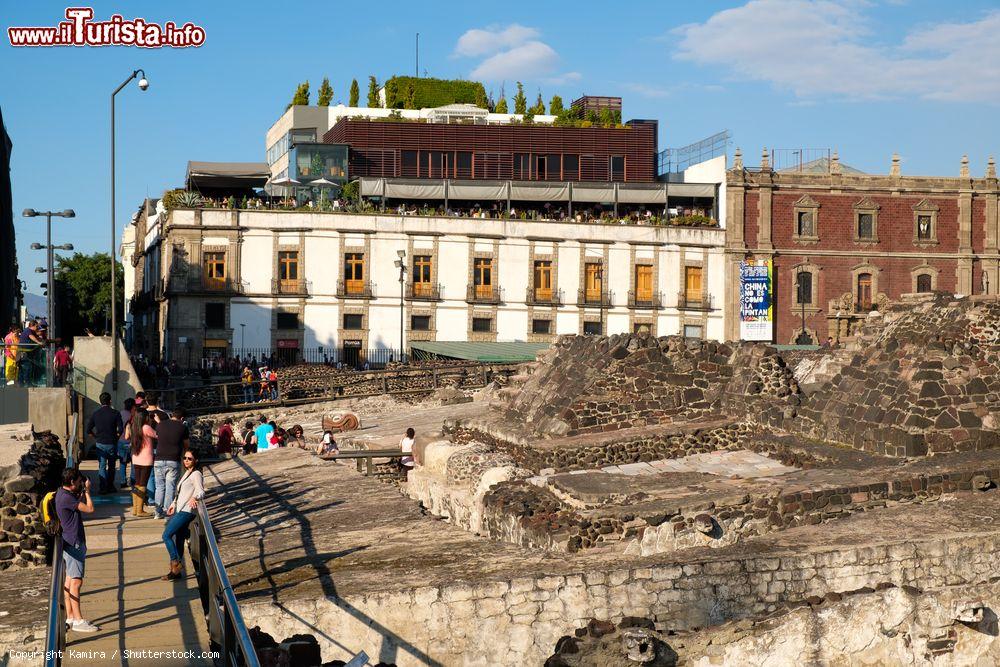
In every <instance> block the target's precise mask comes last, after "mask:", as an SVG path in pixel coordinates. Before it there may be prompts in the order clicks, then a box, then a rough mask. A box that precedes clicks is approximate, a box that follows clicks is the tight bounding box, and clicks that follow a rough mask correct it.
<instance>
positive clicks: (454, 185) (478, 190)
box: [448, 181, 507, 201]
mask: <svg viewBox="0 0 1000 667" xmlns="http://www.w3.org/2000/svg"><path fill="white" fill-rule="evenodd" d="M448 198H449V199H484V200H486V201H500V200H506V199H507V182H506V181H449V182H448Z"/></svg>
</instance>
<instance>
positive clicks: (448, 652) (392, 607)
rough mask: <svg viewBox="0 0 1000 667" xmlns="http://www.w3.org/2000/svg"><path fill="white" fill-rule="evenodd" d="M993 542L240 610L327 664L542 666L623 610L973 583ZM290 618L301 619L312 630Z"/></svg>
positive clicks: (689, 613) (645, 611) (990, 556)
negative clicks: (306, 639) (573, 637)
mask: <svg viewBox="0 0 1000 667" xmlns="http://www.w3.org/2000/svg"><path fill="white" fill-rule="evenodd" d="M998 548H1000V538H998V537H997V536H995V535H990V536H977V535H972V536H965V537H951V538H943V539H929V540H926V541H915V542H912V543H907V544H887V545H886V544H882V545H879V544H874V545H868V546H858V547H854V548H845V549H838V550H832V551H814V552H808V551H806V552H804V553H798V554H794V555H791V554H790V555H781V556H780V557H779V556H773V555H768V556H755V555H753V554H752V553H748V554H739V553H733V554H728V555H716V556H712V555H708V556H705V557H700V558H694V559H689V560H686V561H674V562H671V561H658V562H656V563H651V564H646V565H644V566H642V567H621V568H618V569H606V568H602V569H599V570H592V571H585V572H580V573H578V574H569V575H552V576H544V577H538V578H516V579H512V580H507V581H489V582H479V583H460V582H456V583H452V584H448V585H441V586H426V587H423V588H416V589H407V590H397V591H393V590H386V591H384V592H379V593H373V594H365V595H358V596H348V597H347V598H346V599H341V598H336V597H332V598H326V597H321V598H316V599H310V600H301V601H295V602H289V603H286V605H285V606H283V607H278V606H275V605H273V604H271V603H270V602H265V601H261V602H255V601H253V600H248V601H246V602H244V603H243V604H242V605H241V609H242V612H243V616H244V618H245V619H246V621H247V623H248V624H249V625H250V626H254V625H259V626H260V628H261V629H262V630H263V631H265V632H267V633H269V634H271V635H273V636H275V637H286V636H290V635H294V634H297V633H309V634H313V635H314V636H317V638H318V639H319V642H320V647H321V649H322V652H323V659H324V660H332V659H335V658H339V659H346V656H348V652H349V651H360V650H364V651H366V652H367V653H368V654H369V655H371V656H378V657H379V658H380V659H383V660H386V661H387V662H389V661H391V662H395V663H396V664H397V665H399V666H400V667H410V666H416V665H426V664H428V662H429V660H433V661H437V662H440V663H442V664H470V665H471V664H490V665H540V664H542V663H543V662H544V661H545V659H546V658H547V657H548V656H550V655H551V654H552V652H553V650H554V648H555V646H556V643H557V641H558V640H559V639H560V637H562V636H565V635H568V634H572V632H573V630H574V629H575V628H579V627H582V626H585V625H586V624H587V623H588V622H589V621H590V619H591V618H595V617H596V618H598V619H602V620H609V621H612V622H615V623H618V622H620V621H621V620H622V618H623V617H626V616H634V617H646V618H649V619H652V620H654V621H655V625H656V627H657V629H658V630H661V631H664V632H665V631H668V630H675V631H677V630H690V629H693V628H695V627H705V626H709V625H715V624H719V623H723V622H726V621H730V620H734V619H741V618H746V617H750V616H755V615H763V614H765V613H769V612H774V611H775V610H778V609H781V608H785V607H786V606H787V605H789V604H793V605H797V604H800V603H801V601H803V600H807V599H809V598H810V597H823V596H825V595H827V594H828V593H831V592H846V591H855V590H858V589H862V588H865V587H868V588H871V589H874V588H877V587H884V584H885V583H891V584H894V585H896V586H903V585H916V586H918V587H921V588H923V589H930V588H938V587H943V586H946V585H953V584H957V583H964V584H980V583H983V582H986V581H989V580H990V579H991V578H992V577H993V576H994V574H995V557H994V554H995V552H996V550H997V549H998ZM880 585H881V586H880ZM297 619H308V623H309V625H306V624H305V623H304V622H302V621H299V620H297ZM403 637H405V638H406V639H405V640H404V639H402V638H403ZM487 637H488V638H489V641H484V638H487ZM334 638H335V639H334ZM387 658H388V659H387Z"/></svg>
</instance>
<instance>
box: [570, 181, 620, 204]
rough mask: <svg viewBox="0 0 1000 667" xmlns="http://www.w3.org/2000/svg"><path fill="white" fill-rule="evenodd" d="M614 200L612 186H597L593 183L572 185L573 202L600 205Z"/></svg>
mask: <svg viewBox="0 0 1000 667" xmlns="http://www.w3.org/2000/svg"><path fill="white" fill-rule="evenodd" d="M614 200H615V188H614V186H613V185H611V184H608V185H598V184H593V183H587V184H583V183H574V184H573V201H578V202H590V203H593V204H601V203H604V202H607V203H611V202H613V201H614Z"/></svg>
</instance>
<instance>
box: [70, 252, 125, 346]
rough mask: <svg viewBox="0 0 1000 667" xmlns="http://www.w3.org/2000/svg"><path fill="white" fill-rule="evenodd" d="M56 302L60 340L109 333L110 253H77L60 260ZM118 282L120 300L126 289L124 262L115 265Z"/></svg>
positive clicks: (116, 280)
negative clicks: (89, 333) (101, 332)
mask: <svg viewBox="0 0 1000 667" xmlns="http://www.w3.org/2000/svg"><path fill="white" fill-rule="evenodd" d="M56 265H57V271H58V273H59V277H58V280H57V291H56V294H58V295H59V297H58V298H57V300H56V310H57V313H58V315H57V317H58V319H59V322H60V331H59V337H60V338H62V339H63V340H70V339H71V338H72V337H73V336H82V335H84V334H85V332H86V330H87V329H89V330H90V331H92V332H94V333H96V332H100V331H103V332H106V331H107V320H108V318H109V317H110V313H111V281H109V280H108V273H110V272H111V258H110V257H109V256H108V254H107V253H103V252H102V253H94V254H92V255H84V254H83V253H79V252H78V253H75V254H74V255H73V256H72V257H59V258H58V259H57V264H56ZM115 282H116V284H117V289H118V295H119V298H120V297H121V295H122V294H124V290H125V270H124V269H123V267H122V265H121V264H120V263H116V264H115Z"/></svg>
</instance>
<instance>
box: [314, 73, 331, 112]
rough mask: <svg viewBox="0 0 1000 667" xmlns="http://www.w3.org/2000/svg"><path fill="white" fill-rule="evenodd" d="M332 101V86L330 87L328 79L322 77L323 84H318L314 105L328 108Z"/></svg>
mask: <svg viewBox="0 0 1000 667" xmlns="http://www.w3.org/2000/svg"><path fill="white" fill-rule="evenodd" d="M332 101H333V86H331V85H330V79H328V78H327V77H323V83H321V84H319V95H318V98H317V100H316V104H318V105H319V106H321V107H328V106H330V102H332Z"/></svg>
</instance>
